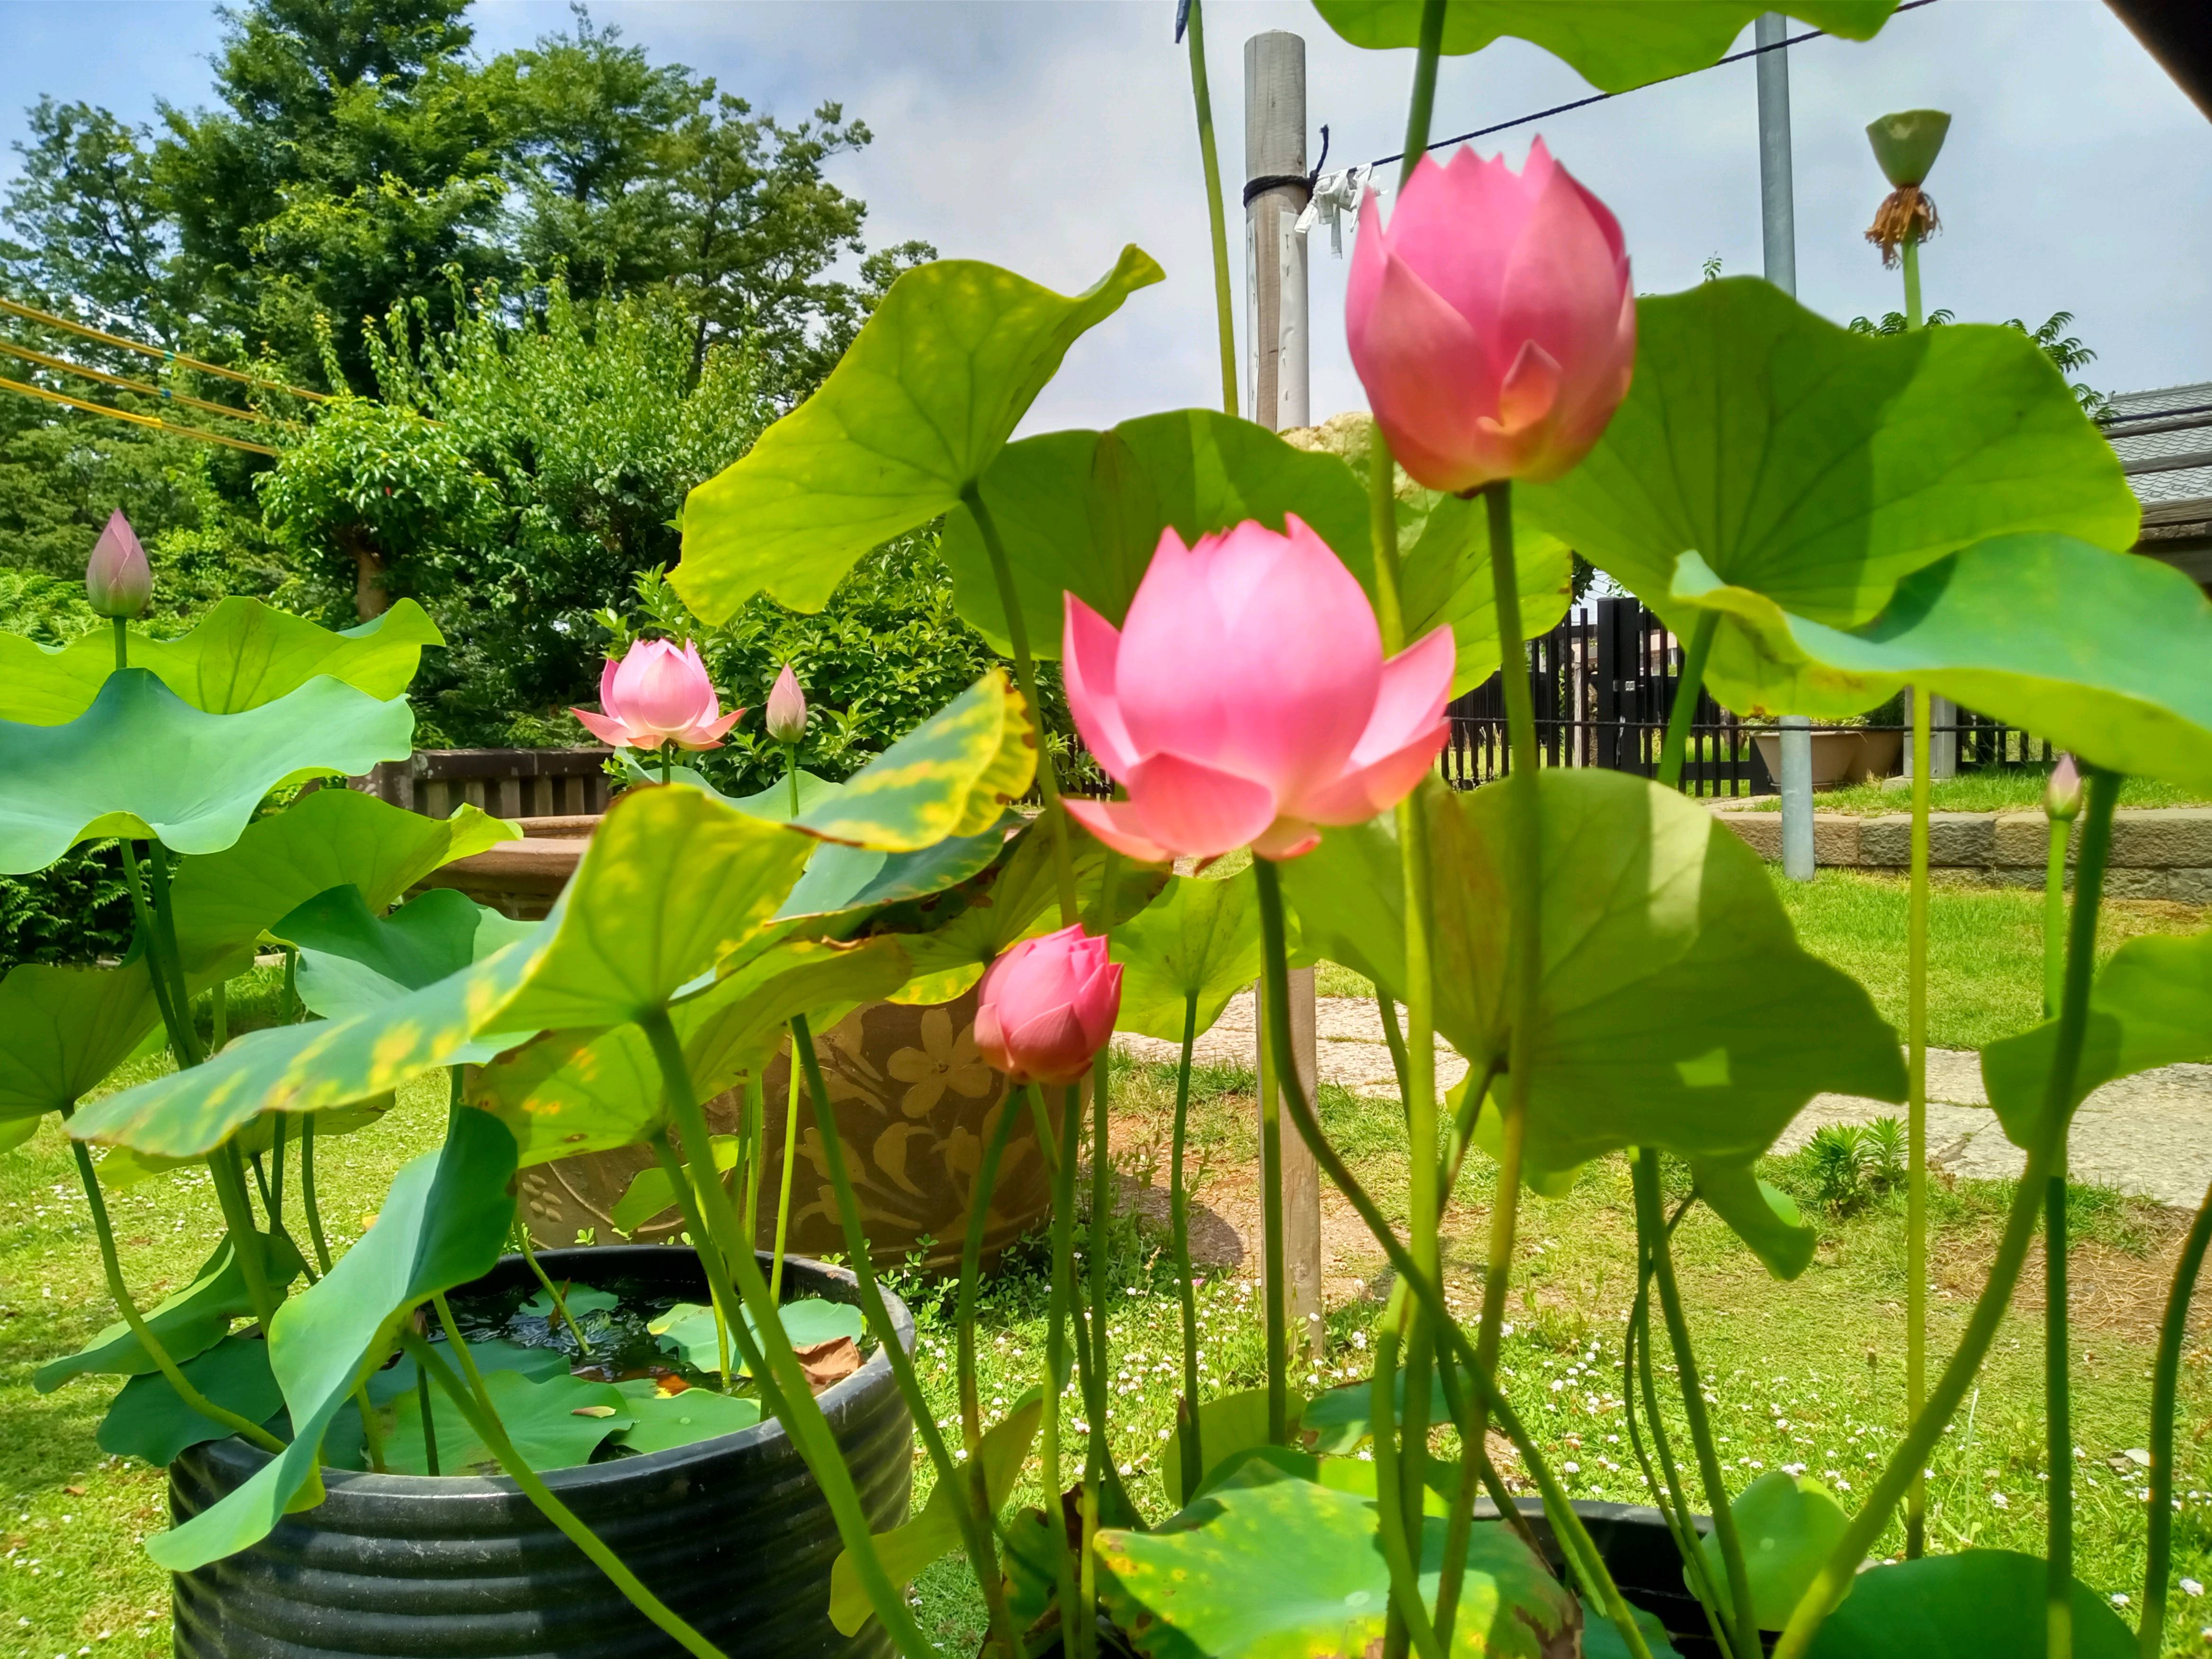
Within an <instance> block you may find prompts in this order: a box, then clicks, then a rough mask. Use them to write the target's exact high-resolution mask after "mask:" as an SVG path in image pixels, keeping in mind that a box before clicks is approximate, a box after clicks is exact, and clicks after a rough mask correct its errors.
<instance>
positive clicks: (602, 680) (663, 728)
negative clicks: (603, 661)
mask: <svg viewBox="0 0 2212 1659" xmlns="http://www.w3.org/2000/svg"><path fill="white" fill-rule="evenodd" d="M599 707H600V708H602V709H604V710H605V713H604V714H590V713H588V712H586V710H584V709H581V708H572V709H570V710H569V711H568V712H569V713H570V714H574V716H575V717H576V718H577V719H578V720H581V721H583V723H584V724H585V726H586V727H588V728H589V729H590V731H591V732H592V735H593V736H594V737H596V738H599V740H600V741H601V742H603V743H609V744H613V745H614V746H615V747H616V748H617V749H621V748H630V749H658V748H659V747H660V745H661V744H664V743H672V744H676V745H677V746H678V747H679V748H683V749H713V748H714V747H716V746H717V745H718V744H720V742H721V741H722V734H723V733H724V732H727V731H728V730H729V729H730V728H731V727H732V726H735V725H736V724H737V723H738V716H739V715H741V714H744V712H745V711H744V709H742V708H733V709H732V710H731V711H730V712H729V713H728V714H722V713H720V709H721V702H720V699H719V698H718V697H716V696H715V695H714V683H713V682H712V681H711V680H709V679H708V678H707V665H706V664H704V663H703V662H702V661H700V660H699V647H697V646H696V645H687V646H685V647H684V648H683V649H682V650H680V651H679V650H678V649H677V648H676V647H675V646H674V645H672V644H671V643H670V642H669V641H666V640H640V641H638V642H637V643H636V644H635V645H633V646H631V647H630V648H629V655H628V656H626V657H624V658H623V659H622V660H621V661H620V662H617V661H616V660H615V659H614V658H612V657H609V658H608V659H607V665H606V667H605V669H604V670H603V671H601V672H600V675H599Z"/></svg>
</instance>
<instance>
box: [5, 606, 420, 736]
mask: <svg viewBox="0 0 2212 1659" xmlns="http://www.w3.org/2000/svg"><path fill="white" fill-rule="evenodd" d="M445 642H446V641H445V637H444V636H443V635H441V634H440V633H439V632H438V629H437V628H436V626H435V624H434V623H432V622H431V621H430V618H429V617H427V616H426V615H424V614H423V611H422V606H421V605H417V604H416V603H415V601H414V600H412V599H401V600H398V602H397V603H395V604H394V605H392V609H391V610H389V611H386V612H385V613H384V615H382V616H381V617H377V618H376V619H375V620H374V622H366V623H362V625H361V626H360V627H358V628H349V629H346V630H345V631H344V632H343V633H339V634H334V633H332V632H331V630H330V629H327V628H320V627H318V626H317V625H316V624H314V623H311V622H309V621H307V618H305V617H295V616H293V615H291V614H290V613H289V612H288V611H277V610H275V609H272V608H271V607H270V606H269V605H264V604H262V602H261V601H260V600H258V599H246V598H243V597H241V596H239V595H235V594H234V595H233V596H232V597H231V598H229V599H223V600H222V601H220V602H219V603H217V605H216V607H215V609H214V610H212V611H209V612H208V613H207V615H206V616H205V617H202V618H201V619H200V621H199V623H198V624H197V626H196V627H194V628H193V629H192V631H191V633H189V634H187V635H185V636H184V637H183V638H181V639H175V640H153V639H148V638H146V637H145V636H144V635H138V634H133V635H131V647H130V664H131V667H133V668H143V669H146V670H149V671H151V672H152V673H153V674H154V675H155V678H158V679H160V681H161V684H164V685H166V686H167V687H168V688H169V690H172V691H173V692H175V693H176V694H177V696H179V697H181V698H182V699H184V701H185V702H188V703H190V704H191V706H192V707H193V708H197V709H201V710H203V711H204V712H205V713H207V714H243V713H245V712H246V710H247V709H249V708H260V707H261V706H262V705H263V704H264V703H270V702H276V700H277V699H278V698H280V697H285V696H290V695H291V694H292V693H293V692H295V691H296V690H299V689H300V688H301V686H303V685H305V684H307V682H308V681H309V680H311V679H313V678H315V677H316V676H318V675H326V676H328V677H329V678H331V679H334V680H341V681H343V682H344V683H345V684H348V685H350V686H352V687H353V688H355V690H359V691H364V692H366V693H368V696H371V697H374V699H375V700H376V701H377V702H389V701H390V700H391V699H392V698H393V697H396V696H399V694H400V693H401V692H403V691H404V690H406V689H407V684H408V682H409V681H410V680H412V679H413V678H415V669H416V664H417V662H418V660H419V659H420V658H421V657H422V647H424V646H426V645H443V644H444V643H445ZM114 669H115V639H114V635H112V633H111V632H110V631H109V630H108V629H100V630H98V631H97V632H94V633H91V634H87V635H83V636H82V638H79V639H76V640H72V641H70V643H69V644H67V645H65V646H61V647H48V646H42V645H38V644H34V643H33V641H30V640H27V639H26V638H24V637H23V636H22V635H20V634H0V720H19V721H21V722H22V723H23V724H25V725H27V726H60V725H64V724H65V723H66V722H68V721H70V720H75V719H76V717H77V716H78V715H79V714H82V713H84V711H85V710H86V709H88V708H91V707H92V705H93V701H94V698H96V697H97V696H99V695H100V687H101V686H103V685H105V684H106V683H107V677H108V676H109V675H110V674H111V673H112V672H113V671H114Z"/></svg>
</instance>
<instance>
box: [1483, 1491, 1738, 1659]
mask: <svg viewBox="0 0 2212 1659" xmlns="http://www.w3.org/2000/svg"><path fill="white" fill-rule="evenodd" d="M1518 1501H1519V1504H1520V1509H1521V1513H1522V1516H1524V1517H1525V1518H1526V1519H1527V1521H1528V1530H1529V1531H1530V1532H1532V1533H1533V1534H1535V1538H1536V1542H1537V1544H1538V1545H1539V1546H1540V1547H1541V1548H1542V1550H1543V1552H1544V1559H1546V1560H1547V1561H1549V1562H1550V1563H1551V1564H1552V1570H1553V1571H1554V1572H1557V1573H1559V1575H1560V1576H1561V1577H1562V1578H1565V1582H1566V1583H1570V1584H1571V1583H1574V1580H1573V1579H1572V1578H1570V1577H1566V1566H1565V1556H1564V1555H1562V1554H1561V1553H1560V1551H1559V1541H1558V1540H1557V1539H1555V1538H1553V1535H1552V1523H1551V1522H1549V1521H1548V1520H1547V1519H1546V1518H1545V1516H1544V1500H1543V1499H1542V1498H1521V1499H1520V1500H1518ZM1574 1510H1575V1513H1576V1514H1577V1515H1578V1516H1581V1517H1582V1522H1583V1527H1584V1528H1585V1529H1587V1530H1588V1532H1589V1535H1590V1542H1591V1543H1593V1544H1595V1545H1596V1546H1597V1553H1598V1555H1599V1557H1600V1558H1601V1559H1602V1560H1603V1561H1604V1562H1605V1565H1606V1571H1608V1572H1610V1573H1611V1574H1612V1575H1613V1583H1616V1584H1618V1585H1620V1593H1621V1595H1622V1596H1623V1598H1624V1599H1626V1601H1628V1603H1629V1605H1630V1606H1632V1607H1641V1608H1642V1609H1643V1610H1644V1612H1646V1613H1650V1615H1651V1616H1652V1617H1653V1618H1655V1619H1656V1620H1658V1621H1659V1622H1660V1623H1661V1624H1662V1625H1664V1626H1666V1627H1667V1635H1668V1639H1669V1640H1670V1641H1672V1642H1673V1643H1674V1650H1675V1651H1676V1652H1678V1653H1680V1655H1681V1656H1682V1659H1720V1647H1719V1644H1717V1643H1716V1642H1715V1641H1714V1640H1713V1634H1712V1626H1711V1625H1709V1624H1707V1623H1706V1622H1705V1609H1704V1607H1701V1606H1699V1602H1698V1598H1697V1597H1696V1596H1694V1595H1691V1594H1690V1592H1689V1589H1687V1587H1686V1586H1685V1585H1684V1584H1683V1583H1682V1556H1681V1552H1680V1551H1679V1550H1677V1549H1676V1548H1675V1547H1674V1534H1671V1533H1670V1532H1668V1530H1667V1522H1666V1517H1664V1516H1662V1515H1661V1514H1660V1513H1659V1511H1658V1510H1655V1509H1653V1508H1652V1507H1651V1506H1650V1504H1604V1503H1598V1502H1595V1501H1583V1502H1579V1503H1577V1504H1575V1506H1574ZM1474 1512H1475V1515H1476V1516H1477V1517H1478V1518H1480V1519H1485V1520H1492V1521H1494V1520H1496V1519H1497V1518H1498V1510H1497V1507H1496V1506H1495V1505H1494V1504H1492V1503H1491V1501H1490V1500H1489V1499H1488V1498H1477V1499H1476V1500H1475V1506H1474ZM1691 1520H1692V1523H1693V1524H1694V1525H1695V1526H1696V1527H1697V1528H1698V1531H1699V1534H1701V1535H1702V1534H1705V1532H1707V1531H1710V1530H1711V1526H1712V1522H1711V1521H1709V1520H1708V1519H1707V1518H1706V1517H1705V1516H1702V1515H1699V1516H1692V1517H1691ZM1585 1611H1586V1612H1587V1613H1588V1615H1589V1617H1590V1618H1592V1619H1601V1618H1602V1617H1604V1614H1603V1613H1601V1612H1600V1611H1599V1610H1598V1609H1596V1608H1595V1607H1591V1608H1587V1609H1585ZM1772 1639H1773V1638H1771V1637H1770V1638H1768V1644H1769V1645H1770V1646H1771V1645H1772Z"/></svg>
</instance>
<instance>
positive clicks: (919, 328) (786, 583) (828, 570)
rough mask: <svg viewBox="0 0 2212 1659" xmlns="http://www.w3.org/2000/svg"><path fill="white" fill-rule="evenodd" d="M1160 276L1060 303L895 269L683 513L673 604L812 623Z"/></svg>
mask: <svg viewBox="0 0 2212 1659" xmlns="http://www.w3.org/2000/svg"><path fill="white" fill-rule="evenodd" d="M1162 275H1163V273H1162V271H1161V270H1160V268H1159V267H1158V265H1157V264H1153V263H1152V258H1150V256H1148V255H1147V254H1146V253H1144V252H1141V251H1140V250H1139V249H1137V248H1135V247H1127V248H1124V249H1123V250H1122V251H1121V258H1120V260H1119V261H1117V262H1116V264H1115V266H1114V269H1113V270H1110V271H1109V272H1108V273H1107V274H1106V276H1104V277H1103V279H1102V280H1101V281H1100V282H1099V283H1098V285H1097V287H1095V288H1093V289H1090V290H1089V291H1088V292H1086V293H1084V294H1080V295H1076V296H1075V297H1074V298H1073V299H1070V298H1068V297H1067V296H1066V295H1060V294H1055V293H1054V292H1053V291H1052V290H1051V289H1045V288H1040V287H1038V286H1037V285H1036V283H1032V282H1029V281H1027V280H1025V279H1024V278H1022V277H1020V276H1015V275H1014V274H1013V273H1012V271H1007V270H1000V269H999V268H998V267H996V266H995V265H987V264H979V263H977V262H975V261H973V260H965V259H943V260H939V261H937V262H935V263H934V264H927V265H922V266H921V267H919V268H918V269H915V270H909V271H908V272H907V273H906V274H905V275H904V276H901V277H900V278H899V279H898V281H897V282H896V283H892V284H891V289H890V293H888V294H886V295H884V299H883V302H882V303H881V304H880V305H878V307H876V309H875V312H874V313H873V314H872V316H871V317H870V318H869V319H868V320H867V322H866V324H865V325H863V326H862V327H861V330H860V334H859V336H858V337H856V338H855V339H854V342H853V343H852V344H851V346H849V347H848V349H846V352H845V355H844V356H843V357H842V359H841V360H840V361H839V362H838V364H837V367H836V368H834V369H832V370H831V371H830V372H829V379H828V380H824V381H823V383H822V386H821V389H820V390H819V391H817V392H815V394H814V395H813V396H812V397H811V398H808V399H807V400H806V401H805V403H803V404H800V405H799V407H798V408H797V409H795V410H793V411H792V412H791V413H790V414H788V415H787V416H784V417H783V418H782V419H781V420H780V421H778V422H776V423H775V425H774V426H772V427H770V428H769V429H768V430H767V431H766V432H764V433H763V434H762V435H761V438H760V441H759V442H757V443H756V444H755V445H754V446H753V447H752V449H751V450H750V452H749V453H747V454H746V455H745V456H744V459H741V460H739V461H737V462H735V463H733V464H732V465H730V466H729V467H727V468H726V469H725V470H724V471H721V472H720V473H718V474H716V475H715V476H714V477H712V478H709V479H708V481H707V482H706V483H702V484H701V485H700V486H699V487H698V488H697V489H694V490H693V491H692V492H691V494H690V496H689V497H688V498H687V499H686V500H685V501H684V560H683V562H682V563H681V564H679V565H678V566H677V568H676V570H675V573H674V574H672V575H671V577H670V579H669V580H671V582H673V583H674V585H675V587H676V591H677V592H678V594H680V595H681V596H682V597H683V599H684V604H686V605H690V607H691V609H692V611H694V612H695V613H696V615H698V616H699V617H701V618H702V620H704V621H706V622H708V623H719V622H723V621H726V620H727V619H728V617H730V616H731V615H732V613H733V612H734V611H736V610H737V608H738V606H739V605H743V604H744V602H745V601H746V600H747V599H750V598H751V597H752V596H753V595H754V594H756V593H759V592H766V593H768V594H769V595H770V596H771V597H773V598H774V599H775V600H776V601H777V602H778V603H780V604H781V605H788V606H789V607H790V608H791V609H793V610H794V611H819V610H820V609H821V608H822V607H823V605H824V604H825V603H827V602H828V600H829V593H830V591H831V590H832V589H833V588H835V587H836V586H837V583H838V580H839V579H840V578H842V576H843V575H844V574H845V573H846V571H848V569H850V568H852V565H853V562H854V560H855V559H857V558H859V557H860V555H861V554H863V553H866V551H868V550H870V549H871V548H874V547H879V546H881V545H882V544H884V543H885V542H887V541H890V539H891V538H893V537H895V536H901V535H903V534H905V533H906V532H908V531H909V530H913V529H915V528H918V527H919V526H921V525H924V524H927V522H928V521H929V520H932V519H933V518H935V517H937V516H938V514H939V513H944V512H945V511H947V510H949V509H950V508H951V507H952V506H953V505H954V503H956V502H957V501H959V499H960V492H961V491H962V490H963V489H967V488H968V487H969V485H971V484H973V483H976V482H977V481H979V480H980V479H981V477H983V475H984V473H985V471H987V469H988V468H989V466H990V465H991V462H992V461H993V460H994V459H995V458H996V457H997V455H998V453H999V451H1000V449H1001V448H1002V447H1004V446H1005V444H1006V440H1007V439H1008V438H1009V437H1011V436H1012V435H1013V430H1014V428H1015V427H1016V426H1017V425H1018V424H1019V423H1020V422H1021V418H1022V416H1024V414H1025V413H1027V412H1028V410H1029V406H1030V403H1031V401H1032V400H1034V399H1035V398H1036V395H1037V393H1038V392H1041V391H1042V390H1043V389H1044V386H1045V383H1046V382H1047V381H1048V380H1051V379H1052V377H1053V375H1054V374H1055V373H1056V372H1058V370H1059V368H1060V359H1061V358H1062V357H1063V356H1066V353H1067V349H1068V347H1070V346H1071V345H1073V344H1074V343H1075V341H1076V340H1077V338H1078V337H1080V336H1081V335H1082V334H1084V333H1085V331H1088V330H1089V329H1091V327H1093V326H1095V325H1097V324H1099V323H1101V322H1103V321H1104V320H1105V319H1107V318H1109V317H1110V316H1112V315H1113V314H1114V313H1115V312H1116V311H1118V310H1120V309H1121V302H1122V301H1123V300H1125V299H1127V297H1128V296H1129V295H1130V294H1131V293H1132V292H1133V291H1134V290H1135V289H1140V288H1143V287H1145V286H1146V284H1147V283H1157V282H1158V281H1160V280H1161V277H1162Z"/></svg>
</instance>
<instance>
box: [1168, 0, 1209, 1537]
mask: <svg viewBox="0 0 2212 1659" xmlns="http://www.w3.org/2000/svg"><path fill="white" fill-rule="evenodd" d="M1191 15H1192V16H1194V17H1195V16H1196V15H1198V7H1197V4H1196V0H1193V3H1192V6H1191ZM1197 1042H1198V993H1197V992H1195V991H1193V992H1191V993H1189V994H1188V995H1187V996H1185V997H1184V999H1183V1005H1182V1057H1181V1059H1180V1060H1178V1061H1177V1062H1176V1106H1175V1136H1174V1139H1173V1140H1172V1141H1171V1143H1170V1151H1169V1153H1168V1233H1169V1237H1170V1242H1171V1245H1172V1248H1173V1249H1174V1250H1175V1263H1176V1286H1177V1287H1178V1289H1180V1290H1181V1291H1182V1407H1181V1409H1180V1410H1179V1411H1178V1412H1177V1413H1176V1428H1177V1430H1178V1432H1177V1434H1176V1443H1177V1445H1178V1446H1179V1447H1180V1448H1181V1449H1182V1492H1183V1497H1184V1498H1185V1499H1186V1500H1187V1499H1188V1498H1189V1496H1190V1494H1191V1493H1193V1492H1196V1491H1197V1490H1198V1483H1199V1481H1200V1480H1201V1479H1203V1478H1204V1476H1205V1474H1206V1455H1205V1451H1204V1448H1203V1443H1202V1442H1201V1441H1200V1435H1199V1425H1198V1406H1199V1400H1198V1288H1197V1286H1196V1285H1194V1284H1193V1283H1192V1282H1191V1271H1190V1194H1189V1192H1188V1190H1187V1189H1186V1188H1185V1187H1184V1185H1183V1173H1182V1156H1183V1148H1184V1146H1185V1145H1186V1144H1187V1138H1188V1129H1189V1125H1190V1056H1191V1050H1192V1048H1194V1047H1195V1046H1196V1044H1197Z"/></svg>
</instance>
